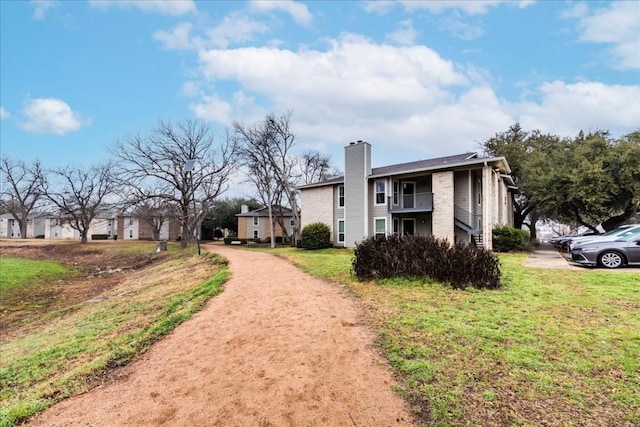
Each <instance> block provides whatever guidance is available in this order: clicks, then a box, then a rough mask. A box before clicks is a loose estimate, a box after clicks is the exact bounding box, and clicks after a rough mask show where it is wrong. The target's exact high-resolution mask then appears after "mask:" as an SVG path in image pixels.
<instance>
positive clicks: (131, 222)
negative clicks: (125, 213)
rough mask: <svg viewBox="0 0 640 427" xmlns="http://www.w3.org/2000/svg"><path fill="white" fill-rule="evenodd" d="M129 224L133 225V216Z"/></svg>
mask: <svg viewBox="0 0 640 427" xmlns="http://www.w3.org/2000/svg"><path fill="white" fill-rule="evenodd" d="M129 225H133V217H130V218H129Z"/></svg>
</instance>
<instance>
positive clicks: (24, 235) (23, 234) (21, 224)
mask: <svg viewBox="0 0 640 427" xmlns="http://www.w3.org/2000/svg"><path fill="white" fill-rule="evenodd" d="M18 226H19V227H20V238H21V239H26V238H27V220H26V219H23V220H18Z"/></svg>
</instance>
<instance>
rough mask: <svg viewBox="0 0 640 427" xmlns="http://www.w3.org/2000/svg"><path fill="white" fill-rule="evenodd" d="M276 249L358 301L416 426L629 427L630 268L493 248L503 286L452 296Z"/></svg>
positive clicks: (335, 255) (637, 364)
mask: <svg viewBox="0 0 640 427" xmlns="http://www.w3.org/2000/svg"><path fill="white" fill-rule="evenodd" d="M276 253H277V254H279V255H280V256H284V257H286V258H288V259H290V260H292V261H293V262H294V263H296V264H297V265H298V266H300V267H301V268H302V269H303V270H305V271H307V272H308V273H310V274H313V275H316V276H319V277H324V278H326V279H329V280H333V281H336V282H339V283H342V284H345V285H347V286H349V287H350V288H351V289H352V290H353V291H354V293H355V295H356V296H357V297H359V298H360V299H361V301H362V302H363V304H364V305H365V306H366V307H367V309H368V310H367V311H368V312H369V313H370V314H371V320H372V322H373V324H374V327H375V328H377V331H378V336H379V340H378V341H379V345H380V348H381V349H382V350H383V352H384V353H385V355H386V357H387V358H388V360H389V361H390V363H391V365H392V367H393V369H394V370H395V372H396V373H397V374H399V375H400V376H401V378H402V379H403V381H402V385H401V386H400V387H398V390H397V391H398V392H399V393H400V394H402V395H403V396H404V397H405V398H406V399H407V400H408V401H409V402H410V404H411V405H412V407H413V410H414V411H415V413H416V415H417V417H418V419H420V420H421V421H422V422H423V423H424V425H429V426H458V425H523V426H534V425H566V426H572V425H617V426H625V425H629V426H634V425H640V356H639V355H640V289H639V288H638V283H639V282H640V280H639V279H640V275H639V274H638V273H635V272H633V273H621V272H609V271H601V270H584V271H567V270H543V269H535V268H529V267H524V266H522V265H521V264H522V261H523V260H524V257H525V256H524V255H514V254H505V255H500V260H501V263H502V271H503V284H504V288H503V289H501V290H498V291H477V290H473V289H469V290H466V291H456V290H452V289H450V288H447V287H445V286H442V285H440V284H437V283H431V282H429V281H427V280H420V279H415V280H404V279H393V280H385V281H380V282H375V283H374V282H359V281H357V280H355V279H354V278H353V277H352V276H351V275H350V273H349V272H350V265H351V259H352V257H353V254H352V252H351V251H348V250H333V249H331V250H322V251H302V250H296V249H279V250H277V251H276Z"/></svg>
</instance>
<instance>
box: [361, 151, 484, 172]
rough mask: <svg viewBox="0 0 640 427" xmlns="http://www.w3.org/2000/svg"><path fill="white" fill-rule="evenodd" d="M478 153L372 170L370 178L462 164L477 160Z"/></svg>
mask: <svg viewBox="0 0 640 427" xmlns="http://www.w3.org/2000/svg"><path fill="white" fill-rule="evenodd" d="M477 158H478V153H464V154H456V155H454V156H446V157H437V158H435V159H427V160H417V161H415V162H407V163H398V164H396V165H390V166H382V167H380V168H372V169H371V176H379V175H396V174H398V173H405V172H412V171H419V170H423V169H434V168H441V167H446V166H451V165H455V164H460V163H464V162H465V161H467V160H470V159H477Z"/></svg>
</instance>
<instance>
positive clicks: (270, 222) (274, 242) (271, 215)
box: [269, 205, 276, 249]
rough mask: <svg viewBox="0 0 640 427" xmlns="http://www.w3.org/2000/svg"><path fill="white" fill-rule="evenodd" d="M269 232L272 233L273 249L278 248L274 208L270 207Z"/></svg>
mask: <svg viewBox="0 0 640 427" xmlns="http://www.w3.org/2000/svg"><path fill="white" fill-rule="evenodd" d="M269 231H270V233H271V249H273V248H275V247H276V227H275V225H274V223H273V208H272V206H271V205H269Z"/></svg>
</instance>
